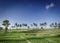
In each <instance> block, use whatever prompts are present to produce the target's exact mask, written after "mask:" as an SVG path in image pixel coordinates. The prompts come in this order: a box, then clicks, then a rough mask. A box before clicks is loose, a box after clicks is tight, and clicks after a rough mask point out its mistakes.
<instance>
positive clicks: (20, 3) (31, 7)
mask: <svg viewBox="0 0 60 43" xmlns="http://www.w3.org/2000/svg"><path fill="white" fill-rule="evenodd" d="M5 19H8V20H9V21H10V23H11V25H13V24H14V23H16V22H17V23H27V24H31V23H33V22H35V23H38V24H39V23H42V22H47V23H48V24H49V23H52V22H60V0H0V26H1V24H2V21H3V20H5Z"/></svg>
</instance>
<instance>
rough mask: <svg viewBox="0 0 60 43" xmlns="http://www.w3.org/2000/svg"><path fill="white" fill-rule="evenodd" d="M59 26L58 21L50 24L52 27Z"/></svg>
mask: <svg viewBox="0 0 60 43" xmlns="http://www.w3.org/2000/svg"><path fill="white" fill-rule="evenodd" d="M57 26H58V24H57V23H56V22H55V23H51V24H50V27H53V28H55V29H56V28H57Z"/></svg>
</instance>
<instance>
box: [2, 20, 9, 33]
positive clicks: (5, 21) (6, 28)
mask: <svg viewBox="0 0 60 43" xmlns="http://www.w3.org/2000/svg"><path fill="white" fill-rule="evenodd" d="M2 25H3V26H5V32H7V30H8V26H9V25H10V23H9V20H4V21H3V24H2Z"/></svg>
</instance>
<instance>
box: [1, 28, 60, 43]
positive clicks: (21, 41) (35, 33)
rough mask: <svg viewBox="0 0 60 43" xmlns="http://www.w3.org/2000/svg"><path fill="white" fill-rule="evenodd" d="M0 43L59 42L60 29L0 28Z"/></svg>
mask: <svg viewBox="0 0 60 43" xmlns="http://www.w3.org/2000/svg"><path fill="white" fill-rule="evenodd" d="M0 43H60V29H33V30H8V32H7V33H5V32H4V30H0Z"/></svg>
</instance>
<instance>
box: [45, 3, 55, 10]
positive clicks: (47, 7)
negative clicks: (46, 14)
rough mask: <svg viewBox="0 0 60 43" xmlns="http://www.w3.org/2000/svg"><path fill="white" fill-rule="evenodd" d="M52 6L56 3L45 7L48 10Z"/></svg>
mask: <svg viewBox="0 0 60 43" xmlns="http://www.w3.org/2000/svg"><path fill="white" fill-rule="evenodd" d="M51 7H54V3H50V4H48V5H46V7H45V8H46V9H47V10H48V9H49V8H51Z"/></svg>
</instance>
